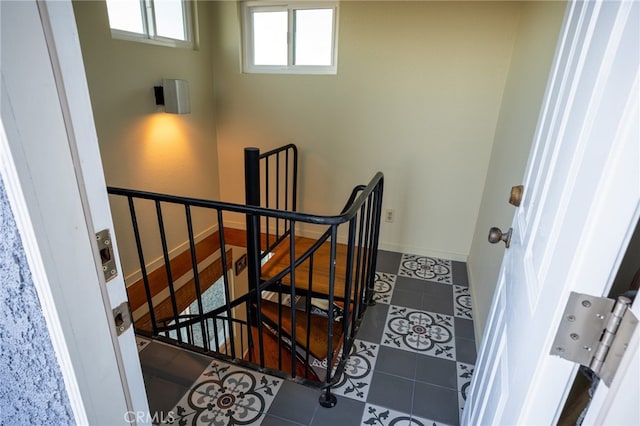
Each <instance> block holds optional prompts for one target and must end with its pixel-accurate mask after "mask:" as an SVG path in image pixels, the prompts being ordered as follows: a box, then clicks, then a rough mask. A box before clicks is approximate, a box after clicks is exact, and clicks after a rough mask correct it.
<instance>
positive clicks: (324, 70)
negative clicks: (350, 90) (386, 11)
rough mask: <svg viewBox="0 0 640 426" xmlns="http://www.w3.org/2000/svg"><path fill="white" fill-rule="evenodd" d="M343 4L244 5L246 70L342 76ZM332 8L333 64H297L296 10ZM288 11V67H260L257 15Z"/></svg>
mask: <svg viewBox="0 0 640 426" xmlns="http://www.w3.org/2000/svg"><path fill="white" fill-rule="evenodd" d="M338 5H339V1H337V0H327V1H313V2H311V1H299V0H298V1H295V0H294V1H284V2H282V1H280V2H278V1H260V0H254V1H246V2H243V3H242V70H243V72H245V73H248V74H325V75H335V74H337V73H338V27H339V25H338V13H339V8H338ZM313 9H332V10H333V28H332V33H331V36H332V40H331V41H332V43H331V65H295V64H294V63H293V59H294V57H295V54H294V51H295V35H294V28H295V22H294V19H295V18H294V16H295V11H296V10H313ZM282 11H287V65H256V64H254V63H253V58H254V46H253V15H252V14H253V12H282Z"/></svg>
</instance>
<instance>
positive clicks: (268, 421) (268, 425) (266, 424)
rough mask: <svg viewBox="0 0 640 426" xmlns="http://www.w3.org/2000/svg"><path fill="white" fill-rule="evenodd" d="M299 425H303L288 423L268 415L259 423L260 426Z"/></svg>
mask: <svg viewBox="0 0 640 426" xmlns="http://www.w3.org/2000/svg"><path fill="white" fill-rule="evenodd" d="M300 425H304V423H294V422H290V421H289V420H286V419H283V418H281V417H276V416H270V415H269V414H267V415H266V416H264V418H263V419H262V423H260V426H300ZM305 426H306V425H305Z"/></svg>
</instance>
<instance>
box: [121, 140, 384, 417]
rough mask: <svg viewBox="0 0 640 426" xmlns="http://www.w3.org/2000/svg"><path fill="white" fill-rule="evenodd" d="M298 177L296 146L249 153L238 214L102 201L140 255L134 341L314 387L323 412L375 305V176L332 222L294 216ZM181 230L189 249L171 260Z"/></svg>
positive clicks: (174, 203) (207, 207)
mask: <svg viewBox="0 0 640 426" xmlns="http://www.w3.org/2000/svg"><path fill="white" fill-rule="evenodd" d="M297 174H298V154H297V148H296V147H295V146H294V145H286V146H284V147H281V148H277V149H274V150H272V151H268V152H266V153H260V152H259V151H258V150H257V149H256V148H247V149H246V150H245V185H246V201H247V204H246V205H242V204H233V203H226V202H220V201H210V200H202V199H195V198H188V197H178V196H172V195H164V194H156V193H149V192H143V191H135V190H129V189H121V188H111V187H110V188H108V192H109V194H111V195H112V196H113V197H112V200H111V203H112V208H113V210H114V211H126V210H127V209H128V213H129V215H130V217H131V233H130V234H129V235H125V236H121V235H120V234H119V235H118V238H120V239H123V238H128V239H129V240H132V241H134V242H135V247H136V250H137V258H138V259H137V261H138V263H139V268H140V269H139V271H138V273H136V274H132V275H131V276H132V277H135V278H136V279H131V281H132V283H131V284H130V285H129V286H128V289H127V290H128V293H129V301H130V304H131V306H132V307H133V317H134V321H135V327H136V333H139V334H143V335H145V336H147V337H151V338H154V339H158V340H162V341H164V342H167V343H170V344H175V345H179V346H184V347H188V348H189V349H192V350H197V351H200V352H203V353H206V354H208V355H211V356H216V357H219V358H221V359H224V360H226V361H231V362H234V363H237V364H239V365H243V366H245V367H248V368H254V369H259V370H261V371H267V372H269V373H270V374H273V375H276V376H279V377H282V378H287V379H290V380H295V381H298V382H301V383H304V384H307V385H309V386H315V387H320V388H322V389H323V392H322V393H321V397H320V404H322V405H323V406H325V407H332V406H333V405H335V403H336V398H335V396H334V395H333V394H332V393H331V387H332V386H333V385H335V384H336V383H337V382H338V381H339V379H340V376H341V374H342V372H343V370H344V367H345V364H346V356H347V354H348V353H349V351H350V349H351V346H352V345H353V341H354V339H355V336H356V332H357V330H358V327H359V325H360V322H361V320H362V316H363V314H364V311H365V310H366V308H367V306H368V305H369V304H370V303H372V302H371V298H372V292H373V284H374V271H375V263H376V254H377V245H378V235H379V229H380V213H381V205H382V192H383V176H382V174H381V173H377V174H376V175H375V176H374V177H373V179H372V180H371V181H370V182H369V184H368V185H359V186H356V187H355V188H354V189H353V191H352V193H351V195H350V197H349V199H348V200H347V202H346V204H345V207H344V208H343V210H342V211H341V213H340V214H338V215H332V216H320V215H309V214H304V213H300V212H298V211H297ZM179 211H183V212H184V213H183V214H184V216H183V217H184V219H183V220H180V219H179V215H177V213H176V212H179ZM167 212H170V213H167ZM238 215H242V216H244V218H245V221H246V230H242V229H238V227H237V221H234V220H233V219H234V218H236V219H237V217H238ZM176 217H178V219H176ZM205 217H206V218H207V220H209V221H210V220H211V219H213V220H214V221H213V222H210V223H208V224H207V223H204V224H203V218H205ZM169 218H170V219H169ZM176 221H177V222H176ZM228 223H234V225H232V226H229V225H228ZM185 225H186V226H185ZM185 228H186V236H185V241H186V244H185V245H184V246H182V247H183V248H182V249H181V250H177V249H175V248H174V249H172V250H170V249H169V246H170V242H169V241H175V238H176V233H177V232H178V231H176V229H179V230H184V229H185ZM203 229H205V230H207V229H208V230H209V231H205V232H203V231H202V230H203ZM196 230H197V231H196ZM121 232H122V231H121ZM168 235H171V238H169V237H168ZM310 235H320V236H319V237H317V238H311V237H310ZM174 244H175V243H174ZM184 247H186V248H184ZM245 250H246V255H245ZM149 259H155V260H153V261H150V260H149ZM133 281H135V282H133Z"/></svg>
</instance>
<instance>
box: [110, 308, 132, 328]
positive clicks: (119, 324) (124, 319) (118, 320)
mask: <svg viewBox="0 0 640 426" xmlns="http://www.w3.org/2000/svg"><path fill="white" fill-rule="evenodd" d="M112 312H113V320H114V321H115V324H116V333H117V334H118V336H120V335H121V334H122V333H124V332H125V331H127V330H128V329H129V327H130V326H131V309H130V308H129V302H122V303H121V304H119V305H118V306H116V307H115V308H113V310H112Z"/></svg>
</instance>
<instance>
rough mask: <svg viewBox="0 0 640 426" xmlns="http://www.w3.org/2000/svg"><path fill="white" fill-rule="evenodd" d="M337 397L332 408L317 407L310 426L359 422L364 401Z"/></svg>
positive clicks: (355, 423) (354, 423) (336, 425)
mask: <svg viewBox="0 0 640 426" xmlns="http://www.w3.org/2000/svg"><path fill="white" fill-rule="evenodd" d="M337 398H338V403H337V404H336V406H335V407H333V408H324V407H322V406H320V407H318V409H317V410H316V413H315V415H314V416H313V420H312V421H311V426H327V425H335V426H338V425H357V424H360V420H361V419H362V412H363V411H364V406H365V403H364V402H363V401H356V400H354V399H351V398H345V397H343V396H339V395H338V396H337ZM263 425H264V423H263Z"/></svg>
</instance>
